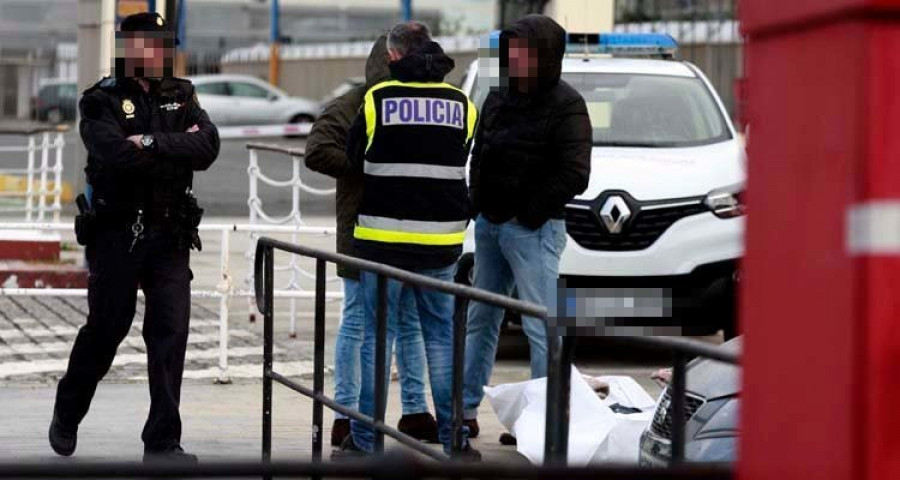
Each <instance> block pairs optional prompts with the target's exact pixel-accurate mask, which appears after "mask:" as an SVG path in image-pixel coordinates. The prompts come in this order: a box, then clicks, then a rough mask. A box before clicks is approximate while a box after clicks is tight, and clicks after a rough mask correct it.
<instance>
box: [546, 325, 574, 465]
mask: <svg viewBox="0 0 900 480" xmlns="http://www.w3.org/2000/svg"><path fill="white" fill-rule="evenodd" d="M551 333H553V334H551ZM555 333H556V329H553V328H549V327H548V328H547V356H548V365H547V406H546V414H545V415H546V424H545V425H546V428H545V431H544V463H545V464H547V465H555V466H565V465H566V464H567V463H568V451H569V404H570V402H569V401H570V393H571V385H572V360H573V359H574V356H575V337H573V336H562V337H560V336H557V335H555Z"/></svg>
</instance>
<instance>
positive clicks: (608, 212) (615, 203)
mask: <svg viewBox="0 0 900 480" xmlns="http://www.w3.org/2000/svg"><path fill="white" fill-rule="evenodd" d="M629 218H631V209H629V208H628V204H627V203H626V202H625V199H624V198H622V197H620V196H618V195H613V196H611V197H609V198H607V199H606V201H605V202H603V206H602V207H600V220H602V221H603V224H604V225H606V230H608V231H609V233H622V228H623V227H624V226H625V224H626V223H627V222H628V219H629Z"/></svg>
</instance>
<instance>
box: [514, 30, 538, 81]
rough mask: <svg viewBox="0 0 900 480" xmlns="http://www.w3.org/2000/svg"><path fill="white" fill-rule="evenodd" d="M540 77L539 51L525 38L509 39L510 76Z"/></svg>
mask: <svg viewBox="0 0 900 480" xmlns="http://www.w3.org/2000/svg"><path fill="white" fill-rule="evenodd" d="M537 75H538V59H537V49H535V48H533V47H532V46H530V45H529V44H528V40H527V39H524V38H510V39H509V76H510V77H512V78H520V79H521V78H536V77H537Z"/></svg>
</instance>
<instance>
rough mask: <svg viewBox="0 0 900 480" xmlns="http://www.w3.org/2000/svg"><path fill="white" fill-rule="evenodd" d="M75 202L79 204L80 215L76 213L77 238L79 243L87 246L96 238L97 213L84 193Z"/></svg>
mask: <svg viewBox="0 0 900 480" xmlns="http://www.w3.org/2000/svg"><path fill="white" fill-rule="evenodd" d="M75 204H76V205H78V215H75V239H76V240H77V241H78V244H79V245H82V246H87V245H88V244H89V243H91V242H92V241H93V240H94V236H95V234H96V232H97V213H96V212H95V211H94V209H93V208H92V207H91V206H90V204H89V203H88V201H87V197H85V196H84V194H83V193H82V194H79V195H78V198H76V199H75Z"/></svg>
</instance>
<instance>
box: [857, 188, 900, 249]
mask: <svg viewBox="0 0 900 480" xmlns="http://www.w3.org/2000/svg"><path fill="white" fill-rule="evenodd" d="M846 228H847V231H846V239H847V251H848V252H849V253H850V254H851V255H900V200H876V201H871V202H866V203H861V204H857V205H853V206H852V207H850V209H849V210H848V212H847V227H846Z"/></svg>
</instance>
